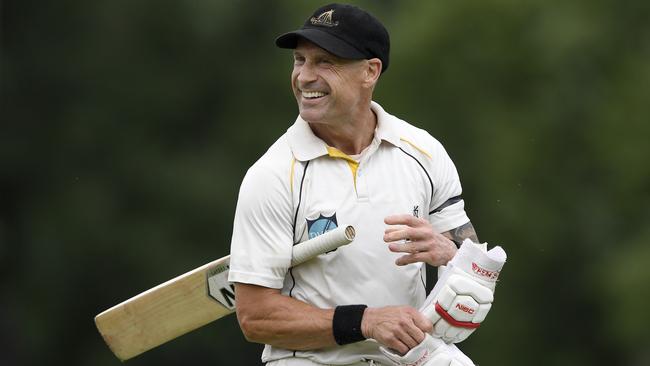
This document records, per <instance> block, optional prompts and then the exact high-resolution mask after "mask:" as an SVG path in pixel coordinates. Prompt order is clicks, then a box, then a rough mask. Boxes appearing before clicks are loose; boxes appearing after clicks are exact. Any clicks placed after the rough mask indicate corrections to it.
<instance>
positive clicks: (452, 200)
mask: <svg viewBox="0 0 650 366" xmlns="http://www.w3.org/2000/svg"><path fill="white" fill-rule="evenodd" d="M462 200H463V198H462V197H461V196H460V195H458V196H454V197H452V198H450V199H448V200H446V201H445V203H443V204H442V205H440V206H438V208H436V209H435V210H433V211H431V212H429V215H432V214H434V213H438V212H440V211H442V210H444V209H445V208H447V207H449V206H451V205H453V204H455V203H458V202H459V201H462Z"/></svg>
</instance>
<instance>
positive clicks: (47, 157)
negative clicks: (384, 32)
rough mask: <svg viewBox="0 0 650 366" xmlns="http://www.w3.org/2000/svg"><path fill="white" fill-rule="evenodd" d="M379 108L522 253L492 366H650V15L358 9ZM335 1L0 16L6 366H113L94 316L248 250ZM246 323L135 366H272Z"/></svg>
mask: <svg viewBox="0 0 650 366" xmlns="http://www.w3.org/2000/svg"><path fill="white" fill-rule="evenodd" d="M358 3H359V4H360V5H361V6H362V7H364V8H367V9H369V10H371V11H372V12H374V13H375V14H376V15H377V16H378V17H379V18H380V19H382V20H383V21H384V22H385V23H386V25H387V27H388V28H389V30H390V32H391V38H392V53H391V68H390V70H389V71H388V72H387V73H386V74H385V75H383V76H382V80H381V81H380V84H379V87H378V89H377V93H376V100H377V101H379V102H380V103H382V105H383V106H384V107H386V108H387V110H388V111H389V112H391V113H393V114H396V115H398V116H400V117H402V118H404V119H406V120H408V121H410V122H412V123H414V124H415V125H418V126H420V127H422V128H425V129H427V130H429V131H430V132H431V133H432V134H433V135H434V136H436V137H437V138H438V139H439V140H441V141H442V142H443V144H444V145H445V146H446V148H447V149H448V151H449V153H450V155H451V156H452V158H453V159H454V161H455V162H456V165H457V167H458V169H459V171H460V174H461V178H462V181H463V184H464V190H465V193H464V195H465V198H466V202H467V209H468V212H469V214H470V216H471V218H472V221H473V223H474V225H475V227H476V228H477V229H478V232H479V236H480V237H481V238H482V239H483V240H487V241H488V242H490V243H492V244H500V245H503V246H504V247H505V248H506V249H507V250H508V252H509V263H508V265H507V266H506V267H505V271H504V273H503V276H502V280H501V281H502V282H501V283H500V285H499V288H498V291H497V302H496V306H495V308H494V310H493V311H492V313H491V315H490V317H489V318H488V321H487V322H486V323H485V325H484V327H483V328H481V330H479V331H478V332H477V333H476V335H474V336H473V337H471V338H470V339H469V340H468V341H467V342H466V344H464V345H463V346H462V348H463V349H464V350H465V351H466V352H467V353H468V354H469V355H470V357H472V358H473V359H474V360H475V361H476V362H477V363H479V364H483V365H519V364H521V363H522V362H525V363H526V364H535V365H551V364H572V365H611V364H617V365H641V364H647V363H648V362H649V360H650V353H649V352H648V350H647V347H645V346H644V345H647V344H648V343H649V342H650V335H649V332H648V330H647V324H648V323H649V322H650V319H649V315H648V311H647V309H646V308H647V306H646V304H645V299H646V298H647V296H648V295H650V294H649V293H648V285H647V283H648V282H649V281H650V269H649V267H648V265H647V263H648V262H649V261H650V252H649V251H648V243H649V242H650V233H649V232H648V222H650V211H649V210H648V207H650V165H649V164H648V162H647V159H648V157H649V156H650V144H648V141H649V136H650V125H649V124H648V121H649V119H650V108H649V105H650V103H648V97H647V94H648V93H647V89H648V85H650V25H649V24H650V23H648V21H647V20H648V19H649V16H650V5H649V4H650V3H648V2H646V1H641V0H636V1H634V0H629V1H614V0H597V1H592V0H589V1H587V0H574V1H529V2H521V1H512V0H488V1H476V0H461V1H433V2H422V1H414V0H406V1H400V2H397V1H384V2H371V1H363V2H358ZM319 5H321V3H317V2H314V1H309V2H299V3H295V2H292V1H288V0H283V1H274V2H261V1H250V0H248V1H245V0H242V1H206V0H202V1H186V2H181V1H169V0H167V1H156V2H154V1H138V2H128V3H127V2H111V1H89V2H74V1H59V2H30V1H21V2H18V1H7V2H3V3H2V12H1V15H2V20H1V22H2V23H1V25H2V40H1V42H2V51H1V53H0V57H1V62H2V64H1V78H2V79H1V88H2V89H1V93H2V100H1V103H2V110H1V111H2V115H1V122H0V128H1V130H0V174H1V176H0V177H1V178H0V274H2V275H3V276H2V281H0V286H1V287H0V290H2V293H3V294H4V295H3V296H2V297H0V330H2V332H0V333H1V334H2V336H0V337H1V338H0V339H1V340H2V341H3V342H2V344H3V345H4V347H3V352H2V354H0V364H3V365H5V364H6V365H14V364H15V365H38V364H54V363H59V364H72V365H77V364H78V365H112V364H117V363H118V361H117V360H116V359H115V358H114V357H113V356H112V355H111V354H110V352H109V351H108V349H107V347H105V345H104V344H103V342H102V340H101V338H100V337H99V335H98V334H97V332H96V330H95V329H94V325H93V322H92V318H93V316H94V315H95V314H96V313H98V312H100V311H102V310H104V309H105V308H107V307H108V306H110V305H112V304H114V303H116V302H117V301H119V300H122V299H126V298H128V297H130V296H133V295H135V294H137V293H139V292H141V291H143V290H145V289H147V288H149V287H151V286H152V285H154V284H157V283H159V282H161V281H163V280H165V279H168V278H171V277H173V276H175V275H178V274H180V273H183V272H185V271H187V270H189V269H192V268H195V267H197V266H199V265H201V264H203V263H205V262H208V261H209V260H212V259H214V258H217V257H221V256H223V255H225V254H226V253H227V252H228V249H229V240H230V234H231V225H232V218H233V213H234V207H235V203H236V199H237V193H238V188H239V183H240V181H241V178H242V177H243V175H244V174H245V172H246V169H247V168H248V166H250V164H252V162H254V161H255V160H256V159H257V157H258V156H260V155H261V154H262V153H263V152H264V151H265V150H266V148H267V147H268V146H269V145H270V144H271V143H272V142H273V141H274V140H275V139H276V138H277V137H278V136H280V135H281V134H282V133H283V132H284V131H285V130H286V128H287V127H288V126H289V125H290V124H291V123H292V122H293V120H294V118H295V115H296V108H295V106H294V102H293V99H292V98H293V97H292V95H291V92H290V88H289V73H290V67H291V64H290V56H289V53H288V52H286V51H284V50H279V49H276V48H275V47H274V45H273V39H274V37H275V36H277V35H279V34H280V33H282V32H285V31H287V30H290V29H294V28H297V27H298V26H299V25H300V24H302V22H303V18H304V17H305V16H306V15H307V14H309V12H311V11H312V10H313V9H314V8H316V7H317V6H319ZM260 350H261V348H260V346H259V345H253V344H249V343H246V342H245V340H244V338H243V336H242V335H241V333H240V332H239V330H238V326H237V322H236V319H235V318H234V317H231V318H229V319H224V320H220V321H219V322H218V323H215V324H212V325H210V326H208V327H206V328H204V329H201V330H199V331H197V332H194V333H192V334H190V335H186V336H184V337H182V338H180V339H178V340H176V341H174V342H172V343H170V344H168V345H165V346H163V347H161V348H158V349H156V350H153V351H151V352H149V353H147V354H145V355H143V356H141V357H139V358H137V359H135V360H133V361H129V364H133V365H148V364H152V365H153V364H156V365H173V364H185V363H187V362H188V360H191V361H190V362H191V363H204V362H206V363H207V362H209V363H211V364H248V365H250V364H259V354H260Z"/></svg>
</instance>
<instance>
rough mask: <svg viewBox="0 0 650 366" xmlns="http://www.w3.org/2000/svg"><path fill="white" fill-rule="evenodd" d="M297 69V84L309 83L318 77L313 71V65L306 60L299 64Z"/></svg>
mask: <svg viewBox="0 0 650 366" xmlns="http://www.w3.org/2000/svg"><path fill="white" fill-rule="evenodd" d="M297 71H298V77H297V78H296V79H297V81H298V85H305V84H309V83H311V82H314V81H316V80H317V79H318V75H317V74H316V73H315V72H314V67H313V66H312V65H311V64H310V63H308V62H305V63H304V64H303V65H301V66H300V69H299V70H297Z"/></svg>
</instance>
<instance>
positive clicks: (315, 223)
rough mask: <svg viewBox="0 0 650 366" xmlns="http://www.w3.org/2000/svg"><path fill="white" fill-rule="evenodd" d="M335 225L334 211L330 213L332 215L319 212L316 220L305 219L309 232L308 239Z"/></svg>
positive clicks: (331, 228) (336, 223)
mask: <svg viewBox="0 0 650 366" xmlns="http://www.w3.org/2000/svg"><path fill="white" fill-rule="evenodd" d="M337 227H338V222H337V221H336V212H335V213H334V214H332V216H323V215H322V214H320V215H318V218H317V219H316V220H309V219H307V233H308V234H309V239H313V238H315V237H317V236H319V235H321V234H325V233H326V232H328V231H330V230H334V229H336V228H337Z"/></svg>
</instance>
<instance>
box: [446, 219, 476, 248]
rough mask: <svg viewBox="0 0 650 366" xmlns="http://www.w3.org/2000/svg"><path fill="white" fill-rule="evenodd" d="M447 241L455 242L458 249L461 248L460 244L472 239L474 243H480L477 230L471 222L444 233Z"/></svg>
mask: <svg viewBox="0 0 650 366" xmlns="http://www.w3.org/2000/svg"><path fill="white" fill-rule="evenodd" d="M442 235H444V236H445V237H447V239H449V240H451V241H453V242H454V243H455V244H456V246H457V247H460V244H461V243H462V242H463V240H465V239H468V238H469V239H471V240H472V241H473V242H475V243H478V242H479V241H478V236H477V235H476V230H475V229H474V225H472V223H471V222H468V223H467V224H464V225H461V226H459V227H457V228H455V229H451V230H449V231H446V232H444V233H442Z"/></svg>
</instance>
